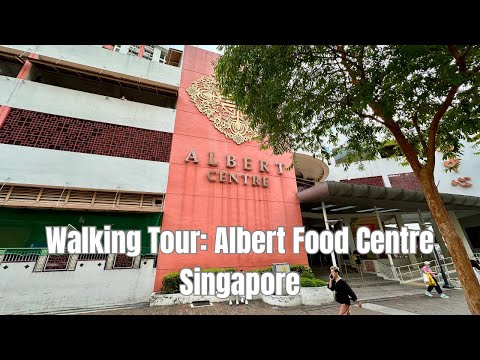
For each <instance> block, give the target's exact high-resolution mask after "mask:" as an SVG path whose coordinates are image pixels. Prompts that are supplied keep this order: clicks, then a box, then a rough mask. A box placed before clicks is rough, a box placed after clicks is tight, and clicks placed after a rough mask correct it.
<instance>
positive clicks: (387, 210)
mask: <svg viewBox="0 0 480 360" xmlns="http://www.w3.org/2000/svg"><path fill="white" fill-rule="evenodd" d="M399 210H400V209H386V210H382V211H378V212H379V213H384V212H389V211H399Z"/></svg>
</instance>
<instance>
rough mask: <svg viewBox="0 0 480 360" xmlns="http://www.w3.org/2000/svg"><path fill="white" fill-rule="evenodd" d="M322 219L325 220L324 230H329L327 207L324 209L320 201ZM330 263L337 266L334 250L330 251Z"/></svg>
mask: <svg viewBox="0 0 480 360" xmlns="http://www.w3.org/2000/svg"><path fill="white" fill-rule="evenodd" d="M322 211H323V220H324V221H325V230H330V224H329V223H328V217H327V209H325V203H324V202H323V201H322ZM332 264H333V266H337V267H338V265H337V259H336V257H335V251H332Z"/></svg>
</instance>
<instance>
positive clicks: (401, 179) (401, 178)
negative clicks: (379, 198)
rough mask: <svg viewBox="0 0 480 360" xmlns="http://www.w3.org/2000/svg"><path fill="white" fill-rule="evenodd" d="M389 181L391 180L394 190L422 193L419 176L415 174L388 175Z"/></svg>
mask: <svg viewBox="0 0 480 360" xmlns="http://www.w3.org/2000/svg"><path fill="white" fill-rule="evenodd" d="M388 180H390V184H391V185H392V188H401V189H406V190H417V191H422V187H421V186H420V181H418V179H417V176H416V175H415V173H413V172H411V173H403V174H393V175H388Z"/></svg>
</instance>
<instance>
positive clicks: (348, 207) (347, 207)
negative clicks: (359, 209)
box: [330, 206, 356, 211]
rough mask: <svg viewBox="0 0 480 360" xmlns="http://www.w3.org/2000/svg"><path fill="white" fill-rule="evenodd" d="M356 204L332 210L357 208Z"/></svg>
mask: <svg viewBox="0 0 480 360" xmlns="http://www.w3.org/2000/svg"><path fill="white" fill-rule="evenodd" d="M355 207H356V206H344V207H341V208H336V209H332V210H330V211H342V210H347V209H351V208H355Z"/></svg>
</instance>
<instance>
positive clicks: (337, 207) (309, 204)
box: [297, 181, 480, 214]
mask: <svg viewBox="0 0 480 360" xmlns="http://www.w3.org/2000/svg"><path fill="white" fill-rule="evenodd" d="M297 196H298V199H299V201H300V206H301V209H302V211H308V212H317V211H318V212H321V211H322V202H325V204H326V205H327V211H328V213H332V214H335V213H336V214H352V213H358V214H362V213H364V214H365V213H370V212H374V209H373V207H374V206H376V207H377V209H378V212H379V213H388V212H395V211H417V209H419V210H423V211H428V206H427V203H426V201H425V195H424V194H423V192H421V191H415V190H405V189H399V188H390V187H378V186H369V185H358V184H350V183H342V182H335V181H326V182H323V183H320V184H318V185H316V186H314V187H311V188H309V189H306V190H303V191H301V192H299V193H298V194H297ZM440 196H441V198H442V200H443V202H444V204H445V207H446V208H447V210H474V211H479V212H480V197H476V196H464V195H453V194H443V193H442V194H440Z"/></svg>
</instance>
